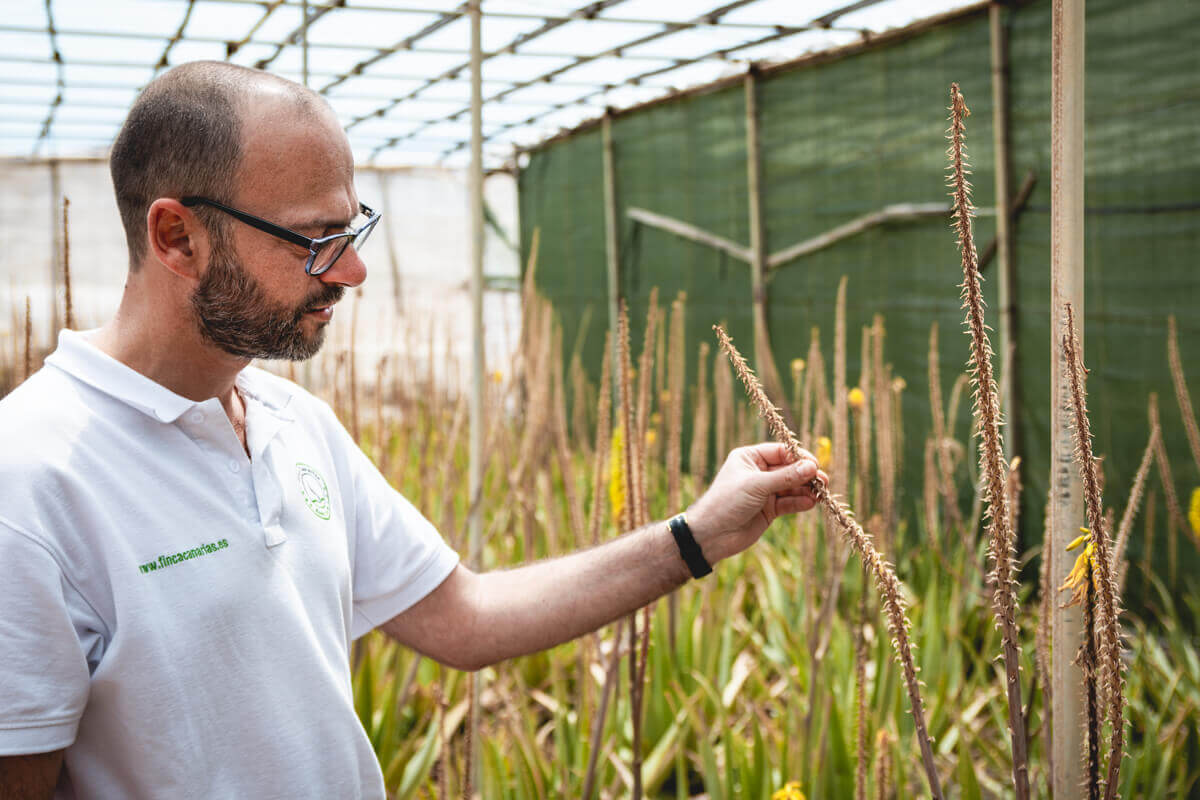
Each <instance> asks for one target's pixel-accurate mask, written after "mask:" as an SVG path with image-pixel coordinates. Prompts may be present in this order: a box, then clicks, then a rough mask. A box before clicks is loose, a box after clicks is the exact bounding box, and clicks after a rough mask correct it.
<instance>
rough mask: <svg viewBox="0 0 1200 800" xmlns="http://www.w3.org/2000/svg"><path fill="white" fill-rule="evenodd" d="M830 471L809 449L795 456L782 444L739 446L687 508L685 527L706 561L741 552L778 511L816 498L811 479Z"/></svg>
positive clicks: (792, 509)
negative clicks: (819, 465)
mask: <svg viewBox="0 0 1200 800" xmlns="http://www.w3.org/2000/svg"><path fill="white" fill-rule="evenodd" d="M814 478H820V479H821V480H822V481H826V482H828V480H829V477H828V476H827V475H826V474H825V473H824V472H822V471H821V470H820V469H819V468H818V465H817V459H816V458H815V457H814V456H813V455H812V453H809V452H808V451H807V450H805V451H802V457H801V458H800V460H798V461H793V460H792V455H791V453H789V452H788V449H787V448H786V447H784V446H783V445H782V444H777V443H770V444H756V445H751V446H748V447H739V448H737V449H736V450H734V451H733V452H731V453H730V454H729V458H727V459H726V460H725V464H724V466H722V467H721V471H720V472H718V473H717V477H715V478H713V482H712V485H711V486H710V487H709V488H708V491H707V492H705V493H704V495H703V496H701V497H700V499H698V500H697V501H696V502H695V503H693V504H692V506H691V508H689V509H688V510H687V521H688V527H690V528H691V529H692V535H693V536H695V537H696V542H697V543H698V544H699V545H700V549H701V550H703V551H704V557H705V558H706V559H708V561H709V563H711V564H715V563H716V562H718V561H720V560H722V559H725V558H728V557H729V556H732V555H736V554H737V553H740V552H742V551H743V550H745V549H746V548H747V547H749V546H750V545H752V544H754V543H755V542H756V541H758V538H759V537H760V536H762V535H763V531H765V530H766V529H767V526H768V525H770V524H771V522H772V521H773V520H774V519H775V518H776V517H778V516H779V515H781V514H794V513H796V512H798V511H808V510H809V509H811V508H812V507H813V506H814V505H815V504H816V498H815V497H814V496H813V491H812V481H813V479H814Z"/></svg>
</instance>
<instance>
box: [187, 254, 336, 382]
mask: <svg viewBox="0 0 1200 800" xmlns="http://www.w3.org/2000/svg"><path fill="white" fill-rule="evenodd" d="M300 274H301V276H303V272H302V271H301V273H300ZM311 283H312V285H313V286H312V291H311V292H310V294H309V295H308V296H307V297H306V298H305V299H304V300H303V301H302V302H299V303H292V304H288V303H283V302H276V301H275V300H273V299H271V297H270V295H269V294H268V293H267V290H266V289H265V288H264V287H263V285H262V283H260V282H259V281H257V280H256V279H255V278H254V277H253V276H252V275H251V274H250V273H249V272H248V271H247V270H246V269H245V268H244V265H243V264H242V263H240V261H239V259H238V258H237V254H236V253H235V252H234V248H233V247H232V246H231V245H230V244H229V243H228V242H227V241H225V237H222V236H216V237H213V247H212V256H211V258H210V260H209V266H208V270H207V271H206V272H205V273H204V276H203V277H202V278H201V279H200V282H199V284H198V285H197V286H196V289H195V291H194V292H192V298H191V299H192V310H193V312H194V313H195V320H196V324H197V326H198V328H199V330H200V335H201V336H202V337H203V338H204V339H205V340H207V341H209V342H211V343H212V344H214V345H216V346H217V347H219V348H220V349H222V350H224V351H225V352H226V353H228V354H230V355H232V356H237V357H239V358H264V359H276V358H282V359H287V360H290V361H303V360H305V359H308V358H311V357H312V356H314V355H316V353H317V351H318V350H320V349H321V345H322V344H323V343H324V342H325V329H326V327H327V324H328V323H326V322H324V321H321V322H317V323H316V324H315V325H314V326H306V325H305V324H304V323H305V315H306V314H308V313H309V312H312V311H314V310H315V309H319V308H325V307H327V306H330V305H333V304H334V303H336V302H337V301H338V300H340V299H341V297H342V294H343V293H344V292H345V287H344V286H341V285H340V284H327V283H321V282H318V281H311Z"/></svg>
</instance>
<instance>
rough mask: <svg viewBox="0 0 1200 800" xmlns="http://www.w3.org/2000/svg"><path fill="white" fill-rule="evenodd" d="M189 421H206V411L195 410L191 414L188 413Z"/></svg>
mask: <svg viewBox="0 0 1200 800" xmlns="http://www.w3.org/2000/svg"><path fill="white" fill-rule="evenodd" d="M188 421H189V422H194V423H195V424H197V425H199V424H200V423H201V422H204V412H203V411H193V412H192V413H191V414H189V415H188Z"/></svg>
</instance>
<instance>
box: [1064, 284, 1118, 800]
mask: <svg viewBox="0 0 1200 800" xmlns="http://www.w3.org/2000/svg"><path fill="white" fill-rule="evenodd" d="M1066 311H1067V319H1066V326H1067V329H1066V332H1065V333H1064V334H1063V341H1062V344H1063V353H1064V355H1065V356H1066V360H1067V372H1068V376H1069V379H1070V384H1071V406H1072V410H1073V412H1074V423H1075V445H1076V449H1075V457H1076V460H1077V461H1078V462H1079V470H1080V473H1081V477H1082V478H1083V500H1084V507H1085V508H1086V510H1087V519H1088V525H1089V526H1090V528H1091V542H1092V544H1093V546H1094V548H1095V558H1096V570H1095V579H1096V581H1095V582H1096V609H1097V612H1098V613H1097V615H1096V616H1097V630H1098V635H1099V640H1100V644H1099V647H1098V651H1099V659H1098V660H1099V665H1100V682H1101V685H1102V686H1103V692H1102V694H1103V699H1104V706H1105V712H1106V721H1107V722H1108V723H1109V724H1110V725H1111V726H1112V733H1111V739H1110V742H1109V754H1108V770H1107V777H1106V780H1105V788H1104V797H1105V798H1106V800H1113V798H1115V797H1116V796H1117V789H1118V785H1117V779H1118V777H1119V775H1120V771H1121V757H1122V755H1123V754H1124V748H1125V720H1124V704H1125V681H1124V678H1123V676H1122V674H1121V672H1122V669H1123V667H1122V664H1121V631H1120V625H1119V620H1118V615H1119V614H1120V605H1119V596H1118V594H1117V582H1116V572H1115V570H1114V569H1113V561H1112V550H1111V543H1110V542H1109V538H1108V528H1107V525H1106V522H1105V519H1104V514H1103V511H1102V510H1101V509H1102V508H1103V506H1102V502H1101V497H1100V481H1099V478H1098V476H1097V471H1096V460H1095V458H1094V457H1093V456H1092V434H1091V428H1090V425H1089V422H1088V417H1087V403H1086V399H1085V397H1086V389H1085V382H1086V370H1085V369H1084V367H1083V363H1082V361H1081V359H1080V358H1079V344H1078V339H1077V336H1076V332H1075V315H1074V311H1073V310H1072V308H1071V304H1070V303H1067V304H1066Z"/></svg>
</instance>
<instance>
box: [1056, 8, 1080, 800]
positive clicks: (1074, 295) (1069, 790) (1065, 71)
mask: <svg viewBox="0 0 1200 800" xmlns="http://www.w3.org/2000/svg"><path fill="white" fill-rule="evenodd" d="M1051 14H1052V22H1051V41H1052V45H1051V118H1050V137H1051V138H1050V171H1051V189H1050V191H1051V196H1050V352H1051V354H1052V355H1051V359H1050V363H1051V378H1050V380H1051V385H1050V389H1051V394H1050V402H1051V407H1050V420H1051V441H1050V462H1051V463H1050V468H1051V486H1050V532H1049V540H1048V543H1049V551H1050V586H1051V587H1055V586H1060V585H1062V583H1063V581H1064V580H1065V579H1066V577H1067V573H1068V572H1069V570H1070V566H1071V561H1072V560H1073V559H1072V558H1071V556H1070V555H1068V554H1067V552H1066V547H1067V544H1068V543H1070V541H1071V539H1073V538H1074V537H1075V536H1076V535H1077V534H1078V533H1079V524H1080V520H1082V519H1083V518H1084V516H1083V513H1084V512H1083V491H1082V487H1081V485H1080V484H1081V480H1080V477H1079V470H1078V469H1077V468H1076V466H1075V460H1074V453H1075V444H1074V441H1073V440H1072V435H1071V422H1070V419H1069V417H1070V402H1069V395H1068V393H1069V391H1070V389H1069V376H1068V373H1067V364H1066V359H1065V358H1064V357H1063V350H1062V335H1063V324H1064V318H1065V316H1066V314H1065V312H1064V310H1063V304H1064V303H1071V304H1072V306H1073V307H1074V309H1075V313H1076V317H1077V319H1079V320H1080V328H1081V330H1080V332H1079V333H1080V336H1079V344H1080V350H1081V352H1080V357H1082V355H1083V353H1082V349H1083V331H1082V328H1083V322H1082V320H1083V318H1084V317H1083V281H1084V263H1083V87H1084V74H1083V68H1084V66H1083V65H1084V61H1083V47H1084V0H1054V1H1053V5H1052V12H1051ZM1050 605H1051V607H1052V608H1053V609H1054V612H1053V647H1054V649H1053V653H1052V659H1051V661H1052V666H1051V672H1052V674H1053V681H1054V704H1053V708H1052V709H1051V722H1052V725H1053V732H1054V733H1053V736H1054V747H1053V755H1054V776H1053V778H1052V783H1053V789H1054V796H1055V797H1075V796H1076V795H1077V794H1078V792H1079V787H1080V786H1081V785H1082V784H1083V778H1084V776H1083V743H1082V738H1081V726H1080V724H1079V720H1080V719H1082V716H1083V698H1082V691H1081V690H1082V687H1083V676H1082V674H1081V673H1080V670H1079V668H1078V667H1077V666H1075V665H1074V664H1073V663H1071V662H1072V659H1074V657H1075V652H1076V650H1077V649H1078V648H1079V643H1080V641H1082V636H1083V633H1082V631H1083V627H1082V625H1083V622H1082V619H1081V615H1080V609H1079V607H1078V606H1076V607H1073V608H1064V607H1063V604H1062V603H1059V602H1052V603H1051V604H1050Z"/></svg>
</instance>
